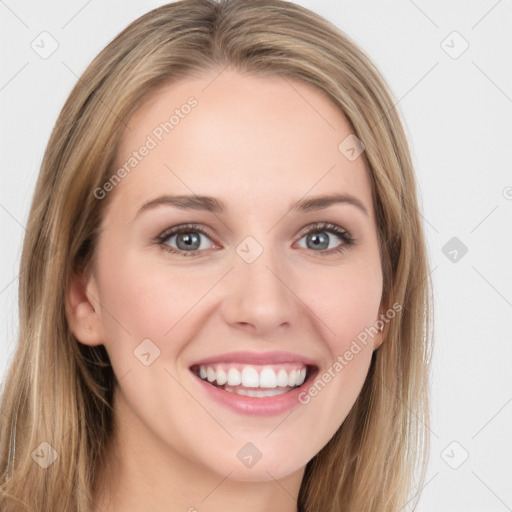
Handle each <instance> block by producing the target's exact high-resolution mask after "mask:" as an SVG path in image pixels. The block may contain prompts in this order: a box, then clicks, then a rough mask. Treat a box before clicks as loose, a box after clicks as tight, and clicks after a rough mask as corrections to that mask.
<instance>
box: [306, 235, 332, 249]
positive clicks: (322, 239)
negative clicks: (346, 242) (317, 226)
mask: <svg viewBox="0 0 512 512" xmlns="http://www.w3.org/2000/svg"><path fill="white" fill-rule="evenodd" d="M309 240H311V241H313V244H314V246H315V247H320V248H321V249H327V247H329V237H327V236H326V235H325V234H323V233H315V234H312V235H310V238H309Z"/></svg>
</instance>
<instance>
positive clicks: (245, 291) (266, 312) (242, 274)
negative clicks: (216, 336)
mask: <svg viewBox="0 0 512 512" xmlns="http://www.w3.org/2000/svg"><path fill="white" fill-rule="evenodd" d="M234 258H235V259H234V268H233V270H232V271H231V272H230V273H229V276H228V279H227V281H226V282H225V295H224V300H223V303H222V314H223V317H224V320H225V321H226V322H227V323H228V324H229V325H231V326H234V327H236V328H238V329H244V330H247V331H248V332H250V333H251V334H253V335H259V336H264V335H266V334H269V333H271V332H272V331H274V330H275V329H277V328H283V327H286V326H288V327H289V326H291V325H293V324H294V323H295V322H296V321H297V320H298V318H299V314H300V309H301V301H300V299H299V298H298V296H297V295H296V294H295V293H294V290H293V282H292V281H293V275H292V274H293V272H292V270H291V269H290V268H289V267H286V262H284V261H282V259H281V260H279V261H278V258H277V256H276V255H275V254H274V253H272V251H271V250H264V251H263V253H262V254H261V255H260V256H259V257H258V258H257V259H256V261H254V262H252V263H247V262H246V261H244V260H243V259H242V258H241V257H239V256H238V255H237V254H235V256H234Z"/></svg>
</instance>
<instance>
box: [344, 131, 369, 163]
mask: <svg viewBox="0 0 512 512" xmlns="http://www.w3.org/2000/svg"><path fill="white" fill-rule="evenodd" d="M364 149H365V148H364V144H363V143H362V142H361V141H360V140H359V139H358V138H357V137H356V136H355V135H354V134H353V133H351V134H350V135H349V136H348V137H345V138H344V139H343V140H342V141H341V142H340V144H339V145H338V150H339V152H340V153H341V154H342V155H343V156H344V157H345V158H346V159H347V160H349V161H350V162H353V161H354V160H357V159H358V158H359V156H360V155H361V153H362V152H363V151H364Z"/></svg>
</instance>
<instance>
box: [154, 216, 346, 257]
mask: <svg viewBox="0 0 512 512" xmlns="http://www.w3.org/2000/svg"><path fill="white" fill-rule="evenodd" d="M324 231H325V232H330V233H334V234H335V235H336V236H338V237H339V238H340V239H341V240H342V243H341V244H340V245H339V246H338V247H336V248H335V249H328V250H323V251H313V252H316V253H318V254H322V255H327V256H329V255H333V254H341V253H343V252H344V251H345V250H346V249H348V248H350V246H352V245H354V244H355V241H356V238H355V237H353V236H352V235H351V234H350V233H349V232H348V231H347V230H346V229H343V228H341V227H340V226H337V225H336V224H331V223H330V222H318V223H316V224H313V225H311V226H308V227H307V228H306V229H305V230H303V231H301V233H300V238H299V240H300V239H302V238H303V237H304V236H306V235H309V234H310V233H321V232H324ZM189 232H197V233H201V234H203V235H205V236H207V237H208V238H210V239H211V240H212V241H213V237H212V236H211V235H210V234H209V233H208V231H206V230H205V229H203V228H202V227H200V226H198V225H197V224H182V225H179V226H174V227H172V228H170V229H167V230H165V231H164V232H163V233H162V234H160V235H159V236H158V237H157V238H156V243H157V244H158V245H160V247H161V248H162V249H163V250H164V251H168V252H171V253H174V254H179V255H181V256H186V257H188V256H199V255H200V253H201V252H202V251H199V250H195V251H182V250H181V249H175V248H174V247H170V246H169V245H167V244H166V243H165V242H167V241H168V240H169V238H171V237H172V236H173V235H177V234H178V235H179V234H181V233H189Z"/></svg>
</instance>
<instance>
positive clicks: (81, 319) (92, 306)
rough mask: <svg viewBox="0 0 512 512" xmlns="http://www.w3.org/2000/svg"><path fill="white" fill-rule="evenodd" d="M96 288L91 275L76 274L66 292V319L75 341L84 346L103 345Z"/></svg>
mask: <svg viewBox="0 0 512 512" xmlns="http://www.w3.org/2000/svg"><path fill="white" fill-rule="evenodd" d="M98 297H99V294H98V286H97V284H96V281H95V279H94V277H93V276H92V274H91V275H90V276H88V277H86V276H84V275H83V274H76V275H73V277H72V278H71V279H70V281H69V284H68V288H67V290H66V317H67V319H68V324H69V327H70V329H71V331H72V332H73V334H74V335H75V337H76V339H77V340H78V341H80V342H81V343H83V344H85V345H91V346H93V345H101V344H102V343H103V339H104V338H103V324H102V321H101V306H100V303H99V300H98Z"/></svg>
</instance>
